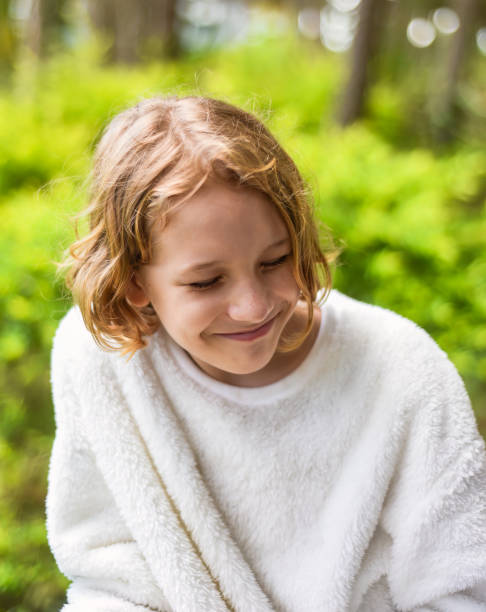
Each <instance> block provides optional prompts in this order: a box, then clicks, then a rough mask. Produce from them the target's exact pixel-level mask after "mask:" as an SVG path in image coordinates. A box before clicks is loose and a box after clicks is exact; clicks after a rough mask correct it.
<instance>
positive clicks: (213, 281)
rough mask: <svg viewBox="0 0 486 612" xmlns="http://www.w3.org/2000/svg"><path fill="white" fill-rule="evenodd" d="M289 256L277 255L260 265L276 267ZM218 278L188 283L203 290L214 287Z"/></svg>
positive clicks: (288, 254) (287, 254)
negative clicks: (275, 257)
mask: <svg viewBox="0 0 486 612" xmlns="http://www.w3.org/2000/svg"><path fill="white" fill-rule="evenodd" d="M289 256H290V253H286V254H285V255H282V257H279V258H278V259H274V260H273V261H268V262H264V263H262V266H263V267H264V268H270V269H272V268H277V267H278V266H280V265H282V264H283V263H285V262H286V261H287V259H288V258H289ZM220 278H221V277H220V276H216V277H215V278H212V279H211V280H208V281H203V282H200V283H189V287H191V288H192V289H196V290H198V291H204V289H210V288H211V287H214V285H215V284H216V283H217V282H218V281H219V279H220Z"/></svg>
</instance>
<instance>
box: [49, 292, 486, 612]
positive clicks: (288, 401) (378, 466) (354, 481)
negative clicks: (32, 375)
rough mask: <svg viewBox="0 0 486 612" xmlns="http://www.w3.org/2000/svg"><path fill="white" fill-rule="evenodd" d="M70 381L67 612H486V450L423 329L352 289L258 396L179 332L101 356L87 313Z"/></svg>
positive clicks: (59, 352) (65, 400)
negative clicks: (127, 354)
mask: <svg viewBox="0 0 486 612" xmlns="http://www.w3.org/2000/svg"><path fill="white" fill-rule="evenodd" d="M52 382H53V390H54V403H55V408H56V421H57V434H56V440H55V443H54V447H53V453H52V459H51V465H50V473H49V495H48V500H47V512H48V535H49V542H50V545H51V548H52V550H53V553H54V555H55V557H56V559H57V562H58V564H59V567H60V569H61V571H63V572H64V573H65V574H66V575H67V576H68V577H69V578H71V579H72V580H73V583H72V585H71V587H70V589H69V591H68V602H69V603H68V604H67V605H66V606H65V610H66V612H78V611H79V612H81V611H82V612H110V611H113V612H123V611H126V612H132V611H133V612H135V610H139V609H140V610H142V609H146V608H148V609H152V610H158V611H160V612H203V611H208V612H219V611H223V610H234V611H238V612H269V611H271V610H274V611H280V612H347V611H350V612H389V611H390V612H391V611H395V610H403V611H405V610H414V611H416V612H419V611H426V610H427V611H431V612H432V611H435V612H437V611H439V612H469V611H471V612H472V611H476V612H479V611H481V610H486V455H485V452H484V443H483V441H482V439H481V438H480V436H479V434H478V432H477V429H476V424H475V421H474V416H473V413H472V411H471V408H470V405H469V401H468V398H467V395H466V393H465V390H464V386H463V384H462V381H461V380H460V378H459V376H458V375H457V372H456V371H455V369H454V367H453V366H452V364H451V363H450V362H449V361H448V360H447V358H446V356H445V354H444V353H443V352H442V351H441V350H440V349H439V348H438V347H437V345H436V344H435V343H434V342H433V341H432V340H431V339H430V338H429V336H427V334H426V333H425V332H423V331H422V330H421V329H419V328H418V327H417V326H415V325H414V324H413V323H411V322H410V321H407V320H405V319H403V318H402V317H399V316H398V315H395V314H393V313H391V312H389V311H386V310H383V309H381V308H377V307H372V306H369V305H366V304H363V303H360V302H357V301H355V300H351V299H350V298H347V297H345V296H343V295H342V294H339V293H338V292H336V291H333V292H332V294H331V297H330V298H329V300H328V301H327V302H326V303H325V305H324V306H323V307H322V324H321V329H320V332H319V336H318V338H317V340H316V343H315V344H314V346H313V348H312V350H311V352H310V353H309V355H308V356H307V358H306V360H305V361H304V363H303V364H301V366H299V368H298V369H297V370H295V371H294V372H293V373H292V374H290V375H289V376H287V377H286V378H284V379H283V380H281V381H278V382H276V383H274V384H272V385H268V386H266V387H259V388H250V389H249V388H238V387H233V386H230V385H225V384H223V383H219V382H217V381H215V380H213V379H211V378H209V377H208V376H206V375H205V374H204V373H203V372H201V371H200V370H199V369H198V368H197V367H196V366H195V365H194V364H193V362H192V361H191V360H190V358H189V357H188V356H187V355H186V354H185V353H184V352H183V351H182V350H181V349H180V348H179V347H177V346H176V345H175V344H174V343H173V342H172V341H171V340H170V339H168V337H167V336H166V335H165V334H164V332H163V331H162V330H161V331H159V332H157V333H156V334H154V335H153V336H152V337H151V339H150V343H149V346H148V347H147V348H146V349H143V350H142V351H139V353H137V354H136V355H135V357H134V358H133V359H132V360H130V361H127V360H126V359H124V358H121V357H119V356H118V355H116V354H112V353H107V352H104V351H101V350H100V349H98V348H97V347H96V345H95V344H94V342H93V340H92V339H91V337H90V335H89V334H88V332H87V331H86V329H85V328H84V325H83V322H82V319H81V316H80V314H79V311H78V310H77V309H73V310H72V311H70V313H69V314H68V315H67V316H66V318H65V319H64V320H63V322H62V323H61V325H60V327H59V330H58V333H57V335H56V339H55V343H54V350H53V358H52Z"/></svg>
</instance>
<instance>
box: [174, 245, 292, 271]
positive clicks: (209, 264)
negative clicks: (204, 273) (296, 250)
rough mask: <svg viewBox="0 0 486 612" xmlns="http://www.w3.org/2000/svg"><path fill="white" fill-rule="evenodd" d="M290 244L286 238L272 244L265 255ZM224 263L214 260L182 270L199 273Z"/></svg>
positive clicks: (266, 249)
mask: <svg viewBox="0 0 486 612" xmlns="http://www.w3.org/2000/svg"><path fill="white" fill-rule="evenodd" d="M288 242H290V238H288V237H286V238H282V239H281V240H277V241H276V242H272V244H269V245H268V246H267V247H266V248H265V249H264V250H263V252H264V253H265V251H269V250H270V249H274V248H276V247H279V246H282V245H284V244H287V243H288ZM223 263H224V262H223V261H220V260H214V261H202V262H200V263H197V264H194V265H193V266H189V267H188V268H184V270H182V273H183V274H187V273H188V272H199V271H201V270H206V269H207V268H212V267H214V266H218V265H221V264H223Z"/></svg>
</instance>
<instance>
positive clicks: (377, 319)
mask: <svg viewBox="0 0 486 612" xmlns="http://www.w3.org/2000/svg"><path fill="white" fill-rule="evenodd" d="M326 305H327V304H326ZM326 305H325V306H324V307H326ZM329 308H330V310H331V311H332V312H333V316H334V317H335V319H336V324H335V327H336V333H337V335H338V338H339V342H340V343H341V346H342V347H343V350H344V351H346V352H347V353H348V354H349V355H352V356H353V359H355V360H356V363H357V364H361V366H362V367H363V368H365V369H366V370H367V371H368V372H369V373H370V374H372V373H373V372H375V373H377V374H381V375H382V379H385V380H386V379H388V380H389V381H390V384H394V385H397V390H398V389H401V390H406V393H407V395H408V394H411V395H413V394H420V395H422V396H423V395H424V394H426V393H428V392H434V391H437V392H439V391H440V392H443V387H444V385H446V386H447V387H448V388H449V390H452V389H453V390H454V392H455V393H456V394H458V395H460V396H461V397H462V398H463V397H464V395H465V389H464V385H463V382H462V380H461V378H460V376H459V374H458V373H457V370H456V368H455V366H454V365H453V364H452V362H451V361H450V360H449V358H448V357H447V354H446V353H445V352H444V351H443V350H442V349H441V348H440V347H439V346H438V344H437V343H436V342H435V341H434V340H433V339H432V338H431V336H430V335H429V334H428V333H427V332H426V331H425V330H424V329H422V328H421V327H419V326H418V325H417V324H416V323H414V322H413V321H410V320H409V319H407V318H405V317H403V316H401V315H399V314H397V313H395V312H392V311H391V310H388V309H386V308H383V307H380V306H374V305H371V304H366V303H364V302H361V301H358V300H356V299H353V298H350V297H348V296H346V295H344V294H342V293H340V292H338V291H332V292H331V294H330V296H329Z"/></svg>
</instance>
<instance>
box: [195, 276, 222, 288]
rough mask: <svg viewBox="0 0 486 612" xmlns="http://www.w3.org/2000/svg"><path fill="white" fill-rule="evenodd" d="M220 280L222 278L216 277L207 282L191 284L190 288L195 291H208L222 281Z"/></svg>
mask: <svg viewBox="0 0 486 612" xmlns="http://www.w3.org/2000/svg"><path fill="white" fill-rule="evenodd" d="M220 278H221V277H220V276H215V277H214V278H211V279H209V280H207V281H200V282H198V283H189V287H192V288H193V289H208V288H209V287H213V286H214V285H215V284H216V283H217V282H218V281H219V280H220Z"/></svg>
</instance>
